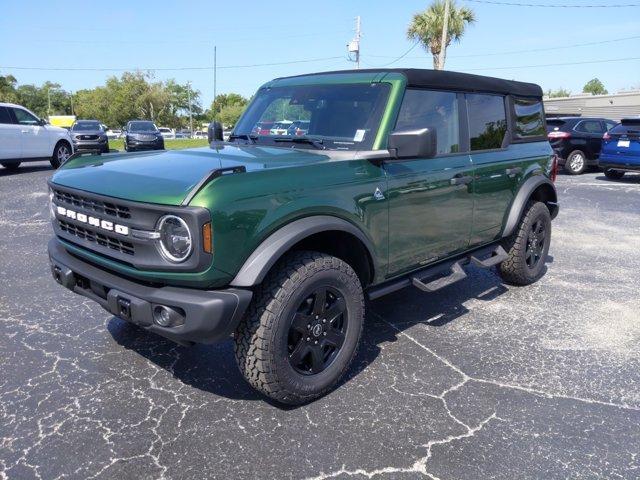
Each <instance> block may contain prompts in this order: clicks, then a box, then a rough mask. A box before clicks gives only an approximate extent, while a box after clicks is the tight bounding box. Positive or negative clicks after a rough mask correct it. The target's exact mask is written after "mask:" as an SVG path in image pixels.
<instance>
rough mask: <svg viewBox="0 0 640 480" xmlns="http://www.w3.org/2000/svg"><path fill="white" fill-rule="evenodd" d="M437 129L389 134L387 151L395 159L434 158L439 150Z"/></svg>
mask: <svg viewBox="0 0 640 480" xmlns="http://www.w3.org/2000/svg"><path fill="white" fill-rule="evenodd" d="M436 143H437V142H436V130H435V128H420V129H418V130H399V131H394V132H391V133H390V134H389V138H388V140H387V149H388V150H389V153H390V154H391V156H392V157H394V158H433V157H435V156H436V154H437V152H438V149H437V145H436Z"/></svg>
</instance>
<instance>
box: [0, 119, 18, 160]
mask: <svg viewBox="0 0 640 480" xmlns="http://www.w3.org/2000/svg"><path fill="white" fill-rule="evenodd" d="M21 155H22V132H21V131H20V125H17V124H16V123H15V122H14V120H13V115H11V111H10V110H9V108H8V107H0V160H9V159H12V160H13V159H19V158H20V156H21Z"/></svg>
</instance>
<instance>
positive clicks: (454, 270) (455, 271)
mask: <svg viewBox="0 0 640 480" xmlns="http://www.w3.org/2000/svg"><path fill="white" fill-rule="evenodd" d="M466 277H467V274H466V273H465V272H464V269H463V268H462V260H461V261H458V262H456V263H454V264H453V265H451V273H450V274H449V275H447V276H446V277H442V278H438V279H436V280H433V281H431V282H429V283H424V282H423V281H422V280H420V279H419V278H418V277H413V278H412V279H411V282H412V283H413V286H414V287H417V288H419V289H420V290H422V291H423V292H435V291H436V290H440V289H441V288H444V287H447V286H449V285H451V284H452V283H456V282H457V281H459V280H462V279H463V278H466Z"/></svg>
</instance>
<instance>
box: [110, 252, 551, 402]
mask: <svg viewBox="0 0 640 480" xmlns="http://www.w3.org/2000/svg"><path fill="white" fill-rule="evenodd" d="M551 261H552V260H551ZM469 273H470V274H469V277H468V278H467V279H466V280H464V281H462V282H458V283H457V284H454V285H451V286H449V287H446V288H444V289H443V290H441V291H439V292H435V293H424V292H421V291H420V290H417V289H415V288H413V287H408V288H406V289H404V290H401V291H398V292H395V293H393V294H390V295H388V296H386V297H384V298H382V299H379V300H375V301H372V302H368V306H367V308H368V312H369V313H368V314H367V318H366V319H365V325H364V330H363V334H362V341H361V345H360V348H359V351H358V354H357V355H356V358H355V359H354V361H353V363H352V365H351V367H350V368H349V370H348V371H347V373H346V374H345V376H344V377H343V379H342V380H341V381H340V385H342V384H345V383H348V382H349V381H351V380H352V379H353V378H355V377H356V376H358V375H359V374H360V373H361V372H362V371H364V370H365V369H366V368H367V367H368V366H369V365H371V364H372V363H373V362H374V361H375V360H376V358H377V357H378V355H379V354H380V352H381V345H383V344H387V343H390V342H396V341H397V340H398V337H399V335H400V334H401V333H402V332H404V331H405V330H407V329H410V328H412V327H414V326H415V325H420V324H422V325H425V326H426V327H427V328H441V327H444V326H446V325H447V324H449V323H451V322H453V321H455V320H456V319H458V318H460V317H461V316H463V315H465V314H466V313H468V312H469V310H468V309H467V307H465V306H464V304H465V303H466V302H468V301H469V300H471V299H476V300H481V301H487V302H488V301H491V300H493V299H495V298H497V297H499V296H500V295H503V294H504V293H506V292H507V291H508V289H507V288H506V287H505V286H504V285H503V284H502V282H501V280H500V277H499V276H498V275H497V274H496V273H495V272H493V271H487V270H480V269H475V268H472V269H470V272H469ZM108 330H109V332H110V334H111V335H112V337H113V339H114V340H115V341H116V342H117V343H118V344H119V345H121V346H123V347H124V348H126V349H128V350H133V351H135V352H136V353H138V354H140V355H142V356H143V357H145V358H146V359H147V360H149V361H150V362H152V363H153V364H155V365H157V366H158V367H160V368H163V369H165V370H167V371H169V372H170V373H171V374H172V375H173V376H174V377H175V378H177V379H178V380H179V381H181V382H182V383H185V384H187V385H190V386H192V387H194V388H197V389H199V390H202V391H204V392H208V393H212V394H214V395H218V396H221V397H225V398H229V399H233V400H263V401H267V402H268V403H270V404H271V405H273V406H276V407H277V408H281V409H286V410H291V409H295V408H298V407H287V406H283V405H281V404H277V403H275V402H272V401H270V400H269V399H266V398H265V397H263V396H262V395H260V394H258V393H257V392H256V391H255V390H253V389H252V388H251V387H250V386H249V385H248V384H247V383H246V382H245V380H244V378H243V377H242V375H241V374H240V372H239V370H238V368H237V366H236V364H235V359H234V354H233V340H232V339H229V340H226V341H224V342H221V343H218V344H214V345H194V346H192V347H183V346H180V345H177V344H175V343H173V342H171V341H169V340H166V339H164V338H162V337H159V336H157V335H155V334H152V333H149V332H146V331H145V330H143V329H141V328H138V327H136V326H134V325H131V324H129V323H127V322H125V321H123V320H121V319H119V318H117V317H113V318H111V320H110V321H109V322H108Z"/></svg>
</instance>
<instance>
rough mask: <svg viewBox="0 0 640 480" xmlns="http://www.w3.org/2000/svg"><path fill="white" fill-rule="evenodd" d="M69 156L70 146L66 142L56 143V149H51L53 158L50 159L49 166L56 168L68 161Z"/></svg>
mask: <svg viewBox="0 0 640 480" xmlns="http://www.w3.org/2000/svg"><path fill="white" fill-rule="evenodd" d="M70 156H71V146H70V145H69V144H68V143H67V142H58V143H57V144H56V148H54V149H53V156H52V157H51V166H52V167H53V168H58V167H60V165H62V164H63V163H64V162H66V161H67V160H69V157H70Z"/></svg>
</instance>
